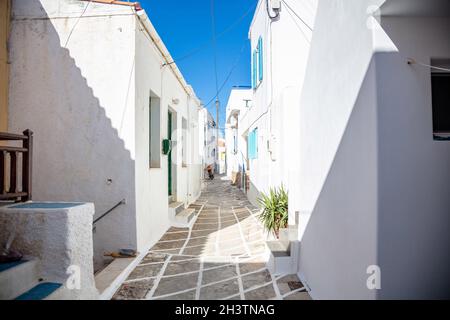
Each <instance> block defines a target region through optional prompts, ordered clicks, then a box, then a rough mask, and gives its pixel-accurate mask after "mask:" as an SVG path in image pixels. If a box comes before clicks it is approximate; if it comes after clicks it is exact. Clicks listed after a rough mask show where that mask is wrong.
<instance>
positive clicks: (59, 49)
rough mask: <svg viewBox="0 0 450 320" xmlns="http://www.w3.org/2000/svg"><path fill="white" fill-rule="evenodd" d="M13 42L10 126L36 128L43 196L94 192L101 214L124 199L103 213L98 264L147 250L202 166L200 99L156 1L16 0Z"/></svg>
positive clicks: (38, 192)
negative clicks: (155, 10)
mask: <svg viewBox="0 0 450 320" xmlns="http://www.w3.org/2000/svg"><path fill="white" fill-rule="evenodd" d="M9 53H10V60H11V65H10V69H11V73H10V74H11V79H10V104H9V115H10V116H9V130H10V131H11V132H22V130H24V128H30V129H32V130H33V131H34V134H35V155H34V156H35V158H34V169H35V170H34V175H33V181H34V191H35V192H34V199H36V200H47V199H51V200H53V201H83V202H92V203H94V204H95V210H96V215H95V217H94V218H98V217H101V216H102V215H103V214H104V213H106V212H109V210H110V209H111V208H115V209H114V210H113V211H111V212H110V213H108V215H107V216H105V217H103V218H102V219H101V220H100V221H98V222H97V223H96V224H95V233H94V251H95V262H96V267H97V268H100V267H101V266H102V264H103V261H104V259H105V258H104V256H103V255H104V254H105V253H106V252H117V251H118V250H119V249H122V248H129V249H135V250H137V251H144V250H145V249H146V248H148V247H149V246H151V245H152V244H153V243H155V242H156V241H157V240H158V239H159V238H160V237H161V235H162V234H163V233H164V232H165V230H167V229H168V228H169V226H170V225H171V221H170V219H169V213H168V211H169V202H171V201H177V202H181V203H183V204H184V205H185V206H186V205H188V204H189V203H190V202H192V201H194V200H195V199H196V197H198V195H199V193H200V175H201V158H200V157H199V156H198V155H199V146H198V128H199V125H198V109H199V106H200V101H199V100H198V99H197V97H196V96H195V93H194V91H193V89H192V88H191V87H190V86H189V85H187V83H186V81H185V80H184V78H183V76H182V75H181V73H180V71H179V70H178V68H177V67H176V65H175V64H174V63H172V62H173V60H172V58H171V56H170V54H169V52H168V50H167V49H166V48H165V46H164V44H163V42H162V40H161V39H160V38H159V36H158V34H157V32H156V30H155V29H154V27H153V26H152V24H151V22H150V20H149V19H148V17H147V15H146V13H145V11H143V10H141V9H140V7H139V6H138V5H137V4H133V3H129V4H127V3H124V4H122V5H116V4H107V3H102V1H52V0H39V1H28V0H15V1H13V2H12V22H11V34H10V52H9ZM163 140H166V141H167V143H165V142H163ZM164 146H167V149H166V150H163V149H164Z"/></svg>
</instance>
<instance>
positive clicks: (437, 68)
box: [408, 58, 450, 72]
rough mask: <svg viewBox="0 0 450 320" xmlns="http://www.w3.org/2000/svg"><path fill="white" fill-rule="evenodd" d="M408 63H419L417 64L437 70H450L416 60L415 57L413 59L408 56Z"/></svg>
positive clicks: (449, 70)
mask: <svg viewBox="0 0 450 320" xmlns="http://www.w3.org/2000/svg"><path fill="white" fill-rule="evenodd" d="M408 64H409V65H412V64H417V65H419V66H422V67H427V68H430V69H434V70H439V71H444V72H450V69H447V68H442V67H436V66H432V65H429V64H426V63H423V62H420V61H417V60H415V59H413V58H408Z"/></svg>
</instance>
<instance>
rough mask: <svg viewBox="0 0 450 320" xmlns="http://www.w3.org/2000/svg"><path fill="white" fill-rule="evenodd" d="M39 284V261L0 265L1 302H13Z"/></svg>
mask: <svg viewBox="0 0 450 320" xmlns="http://www.w3.org/2000/svg"><path fill="white" fill-rule="evenodd" d="M38 283H39V270H38V261H37V260H34V259H33V260H28V261H26V260H23V261H18V262H11V263H1V264H0V288H1V290H0V300H11V299H14V298H16V297H17V296H19V295H21V294H22V293H24V292H26V291H27V290H30V288H33V287H34V286H36V285H37V284H38Z"/></svg>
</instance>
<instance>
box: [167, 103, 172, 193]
mask: <svg viewBox="0 0 450 320" xmlns="http://www.w3.org/2000/svg"><path fill="white" fill-rule="evenodd" d="M167 139H169V141H172V112H170V111H169V112H168V114H167ZM167 168H168V175H169V179H168V184H169V185H168V187H169V188H168V190H169V196H171V195H172V147H171V148H170V151H169V153H168V154H167Z"/></svg>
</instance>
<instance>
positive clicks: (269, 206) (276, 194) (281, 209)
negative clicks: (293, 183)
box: [258, 186, 288, 238]
mask: <svg viewBox="0 0 450 320" xmlns="http://www.w3.org/2000/svg"><path fill="white" fill-rule="evenodd" d="M258 203H259V204H260V205H261V207H262V209H263V210H262V212H261V214H260V215H259V219H260V220H261V222H262V224H263V225H264V227H265V228H266V230H267V231H269V232H273V233H274V234H275V236H276V237H277V238H278V235H279V231H280V228H285V227H287V224H288V193H287V191H286V190H285V189H284V187H283V186H281V187H279V188H271V189H270V190H269V193H268V194H265V193H262V194H261V197H260V198H258Z"/></svg>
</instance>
